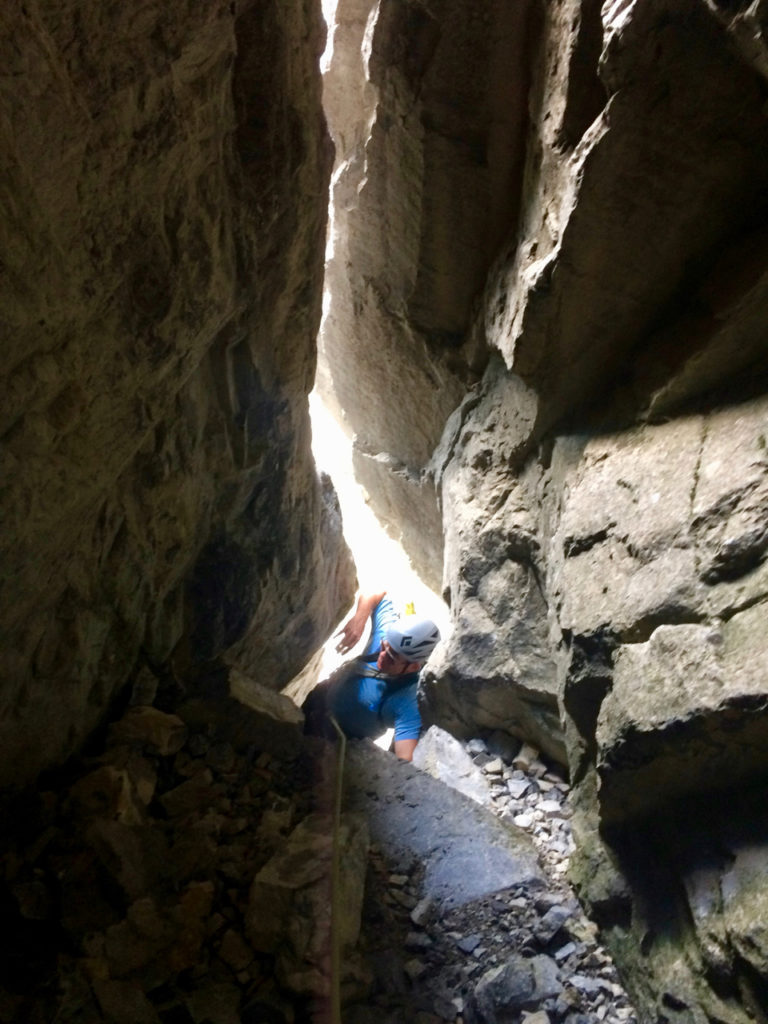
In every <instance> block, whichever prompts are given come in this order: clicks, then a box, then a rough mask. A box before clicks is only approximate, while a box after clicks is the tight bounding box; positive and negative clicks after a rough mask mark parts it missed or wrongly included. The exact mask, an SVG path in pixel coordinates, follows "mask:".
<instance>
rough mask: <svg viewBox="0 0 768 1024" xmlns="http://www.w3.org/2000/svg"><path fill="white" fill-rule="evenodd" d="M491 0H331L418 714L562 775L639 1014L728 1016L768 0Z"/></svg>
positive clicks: (760, 863) (584, 863)
mask: <svg viewBox="0 0 768 1024" xmlns="http://www.w3.org/2000/svg"><path fill="white" fill-rule="evenodd" d="M506 7H508V8H511V7H514V13H512V12H511V11H509V10H508V11H507V14H506V15H503V14H502V13H501V12H500V7H497V5H495V4H494V3H492V2H489V3H486V4H483V5H480V6H478V5H477V4H473V5H469V4H459V3H451V2H450V0H449V2H446V3H444V4H440V5H429V7H427V5H422V4H421V3H418V2H416V0H414V2H412V3H407V4H392V3H387V2H386V0H382V2H381V3H379V4H377V5H375V7H374V6H373V5H365V4H358V5H354V6H353V5H352V4H349V5H347V6H346V7H345V5H344V4H343V3H342V4H341V5H340V14H339V24H338V25H337V27H336V29H335V35H334V39H335V41H336V43H337V48H336V50H335V51H334V58H333V63H332V64H331V70H330V73H329V76H328V78H327V80H326V81H327V95H328V96H329V104H330V108H329V109H330V122H331V128H332V132H333V135H334V139H335V140H336V142H337V161H338V162H337V170H336V177H335V189H334V200H335V203H336V206H335V210H334V230H333V231H332V245H333V261H332V264H331V274H332V275H334V276H332V278H331V280H332V282H333V288H334V294H333V296H332V298H331V300H330V304H329V307H328V311H327V315H326V318H325V320H324V327H323V342H324V346H325V352H326V355H327V357H328V360H329V363H330V370H329V373H330V374H331V375H332V376H333V377H334V379H335V380H336V382H337V385H338V388H339V393H340V397H339V402H340V406H341V409H342V411H343V414H344V416H345V417H346V422H347V423H348V425H349V428H350V430H351V431H352V432H354V433H355V435H356V439H357V446H358V450H359V453H360V454H359V457H358V470H359V475H360V477H361V479H363V480H364V482H365V486H366V488H367V489H368V490H369V492H370V493H371V500H372V503H373V504H374V506H375V507H376V508H377V509H379V510H380V511H381V512H382V514H383V515H384V517H385V518H387V519H388V520H392V519H394V520H396V522H395V529H396V530H397V531H399V533H400V534H401V535H402V537H403V540H404V542H405V543H406V546H407V547H408V548H409V550H410V551H411V553H412V555H413V557H414V559H415V560H418V559H422V561H423V560H424V553H425V552H428V553H429V554H428V559H427V560H428V562H429V565H428V566H427V568H426V570H425V571H427V572H428V574H429V575H430V577H431V578H432V579H434V578H436V577H437V575H438V571H437V567H436V566H435V565H434V557H435V556H436V555H439V553H440V543H441V541H442V555H443V562H442V588H443V592H444V594H445V595H446V597H447V599H448V600H449V602H450V605H451V611H452V618H453V626H454V629H453V632H452V634H451V636H450V638H449V639H448V640H447V642H445V643H444V644H443V645H441V648H440V649H439V650H438V652H437V653H436V655H435V657H434V658H433V659H432V661H431V663H430V665H429V667H428V670H427V673H426V679H425V684H424V687H423V689H424V694H423V697H424V704H425V708H424V710H425V712H426V715H427V717H428V718H429V719H430V720H431V721H433V722H435V723H436V724H438V725H441V726H443V727H445V728H447V729H449V730H450V731H451V732H453V733H455V734H458V735H463V736H469V735H473V734H475V733H476V732H477V731H478V730H480V731H487V732H491V731H493V730H498V729H501V730H504V731H506V732H509V733H512V734H514V735H517V736H521V737H523V738H529V739H531V740H532V741H535V743H536V745H537V746H538V747H540V748H541V749H543V750H545V751H547V752H548V753H549V754H550V755H551V756H554V757H556V758H558V759H560V760H562V761H564V762H567V764H568V766H569V768H570V772H571V778H572V781H573V782H574V784H575V789H574V793H575V798H574V799H575V818H574V832H575V835H576V837H577V840H578V850H577V854H576V856H575V857H574V861H573V873H574V877H575V879H576V881H577V882H578V883H579V885H580V888H581V893H582V896H583V898H584V900H585V901H586V903H587V904H588V905H589V907H590V908H591V910H592V912H593V914H594V915H595V916H596V918H597V919H598V921H599V922H600V924H601V925H602V927H603V928H604V931H605V934H606V938H607V939H608V941H609V943H611V945H612V949H613V952H614V954H615V955H616V957H617V958H618V960H619V961H620V963H621V964H623V971H624V974H625V980H626V981H627V983H628V985H629V986H630V988H631V990H632V993H633V997H634V998H635V1001H636V1003H637V1005H638V1007H639V1008H640V1009H641V1011H642V1013H643V1014H645V1019H647V1020H649V1021H650V1020H666V1021H670V1022H672V1021H674V1022H680V1024H682V1022H686V1024H688V1022H696V1024H699V1022H702V1024H703V1022H706V1021H716V1020H717V1021H722V1020H727V1021H729V1022H730V1024H746V1022H747V1021H748V1020H750V1019H761V1017H763V1016H765V1014H766V1012H767V1010H768V1006H767V1005H766V996H765V988H764V984H763V982H762V981H761V980H759V979H760V978H762V977H764V952H765V936H764V929H763V925H762V924H761V923H760V922H759V921H758V920H757V917H755V916H753V917H751V918H750V915H749V914H748V912H747V911H746V910H745V908H746V907H747V906H748V905H750V903H751V905H753V906H754V907H755V908H759V907H760V906H762V904H763V902H764V899H765V883H764V882H763V881H757V879H758V878H759V877H760V876H761V873H762V876H763V878H764V877H765V872H766V868H768V844H767V843H766V839H765V837H766V830H765V812H764V810H763V809H762V807H761V805H760V800H759V795H758V794H759V792H760V791H761V789H760V782H761V780H762V781H764V778H765V775H766V772H768V745H767V744H766V738H767V737H766V728H767V726H766V722H768V717H767V715H766V708H767V707H768V628H767V627H768V568H767V566H768V561H767V560H766V552H768V526H767V525H766V524H767V523H768V518H767V512H766V510H767V509H768V399H767V398H766V395H768V346H767V345H766V340H765V330H764V324H765V317H766V310H767V308H768V307H767V303H768V293H767V292H766V282H767V281H768V277H766V274H767V273H768V270H767V268H768V260H767V259H766V257H767V256H768V248H767V246H766V240H767V239H768V235H767V234H766V230H765V218H766V213H767V212H768V210H767V209H766V202H765V196H766V194H768V193H767V192H766V186H768V159H767V157H768V122H767V119H766V104H765V97H766V86H767V82H766V79H768V49H767V48H766V42H765V40H766V38H768V36H766V32H767V31H768V5H766V4H765V3H764V2H762V0H757V2H755V3H752V4H747V3H744V4H734V3H725V2H719V0H682V2H680V0H609V2H607V3H601V2H599V0H594V2H593V0H558V2H555V3H551V4H545V5H531V6H528V5H526V4H516V5H506ZM505 17H506V18H507V19H508V20H507V21H504V18H505ZM397 18H400V19H403V21H404V23H407V30H405V29H402V30H400V31H398V32H395V31H394V30H393V25H394V24H395V20H396V19H397ZM480 22H484V24H485V26H486V27H489V26H494V28H495V31H490V30H489V31H488V32H487V33H486V34H482V39H483V40H484V42H481V41H480V36H479V35H478V34H475V32H476V29H477V26H478V24H479V23H480ZM502 22H503V24H504V25H505V26H506V31H502V30H501V29H500V26H501V24H502ZM404 38H408V39H409V46H408V47H404V48H402V49H400V50H398V48H397V45H396V43H397V40H401V41H402V40H403V39H404ZM345 39H346V41H347V45H348V46H349V45H353V46H354V47H356V49H355V50H354V52H353V54H350V51H349V50H343V42H344V40H345ZM491 39H492V40H494V42H493V43H491V42H490V40H491ZM459 54H461V58H462V59H460V60H458V59H456V57H457V55H459ZM448 55H450V56H451V59H450V60H449V59H448ZM474 61H477V63H476V64H475V63H473V62H474ZM449 68H451V69H452V70H453V72H454V74H451V73H450V72H449ZM468 68H471V69H472V87H471V90H470V89H469V87H468V85H467V81H468V79H469V75H467V76H466V78H465V72H466V71H467V69H468ZM344 69H346V71H347V72H349V71H350V69H352V71H353V74H352V77H350V78H348V79H347V80H346V81H347V82H348V83H349V88H348V90H347V93H346V94H342V92H341V90H340V88H339V85H338V79H337V78H336V77H335V74H336V73H337V72H338V74H341V72H342V70H344ZM468 90H469V91H468ZM472 90H474V91H472ZM470 92H472V98H471V101H470V100H469V93H470ZM490 97H492V98H490ZM502 97H504V102H503V103H501V98H502ZM502 107H503V109H504V117H503V118H501V119H500V118H499V110H500V109H501V108H502ZM502 138H503V143H502V142H501V141H500V140H501V139H502ZM470 154H471V155H470ZM463 157H464V158H466V159H463ZM492 183H493V184H492ZM502 183H503V187H502V188H501V191H496V190H495V186H501V184H502ZM502 192H503V193H504V195H505V197H506V203H501V202H499V201H498V199H499V196H500V194H501V193H502ZM345 231H346V232H348V233H349V235H348V237H347V238H344V232H345ZM396 243H397V244H396ZM459 266H460V267H461V270H460V271H459V269H458V267H459ZM459 273H460V274H461V277H462V281H461V284H458V283H456V280H455V278H456V275H457V274H459ZM406 352H407V357H406V356H405V353H406ZM393 362H394V363H395V364H396V365H397V366H398V367H399V368H400V369H401V373H400V378H399V379H398V381H397V385H398V387H397V394H396V396H395V397H393V394H392V388H391V387H390V386H388V387H387V388H386V389H384V388H382V386H381V381H382V379H383V377H384V372H385V368H386V366H387V365H391V364H392V363H393ZM403 364H405V369H404V370H403ZM350 367H352V368H354V372H352V373H350V372H349V368H350ZM427 369H428V372H429V374H430V375H431V379H432V380H433V381H434V385H433V386H429V385H428V383H427V382H426V381H425V379H424V378H423V376H422V374H423V372H425V370H427ZM369 370H371V373H370V376H369ZM403 376H405V378H406V379H405V380H402V377H403ZM388 379H391V378H388ZM409 396H413V397H412V398H409ZM393 405H394V408H393ZM431 493H434V496H435V501H434V503H433V504H432V503H431V498H430V494H431ZM435 510H439V514H440V515H441V516H442V537H434V536H432V535H430V534H428V533H427V531H428V530H429V523H430V521H431V519H432V517H434V515H435ZM417 564H421V563H418V562H417Z"/></svg>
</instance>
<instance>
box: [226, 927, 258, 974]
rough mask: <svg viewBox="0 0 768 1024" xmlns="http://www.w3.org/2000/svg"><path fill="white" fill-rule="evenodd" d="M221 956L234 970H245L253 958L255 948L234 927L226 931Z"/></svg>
mask: <svg viewBox="0 0 768 1024" xmlns="http://www.w3.org/2000/svg"><path fill="white" fill-rule="evenodd" d="M219 957H220V958H221V959H222V960H223V961H224V963H225V964H227V966H229V967H231V968H232V970H233V971H235V972H238V971H244V970H245V969H246V968H247V967H248V965H249V964H250V963H251V961H252V960H253V950H252V949H251V948H250V946H249V945H248V944H247V943H246V942H245V941H244V939H243V938H242V936H240V935H238V933H237V932H236V931H234V930H233V929H232V928H230V929H228V931H226V932H225V933H224V937H223V939H222V940H221V946H220V948H219Z"/></svg>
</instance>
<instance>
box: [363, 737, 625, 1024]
mask: <svg viewBox="0 0 768 1024" xmlns="http://www.w3.org/2000/svg"><path fill="white" fill-rule="evenodd" d="M448 739H449V742H450V743H451V744H452V745H453V744H455V745H456V746H458V743H457V741H452V740H450V738H448ZM422 742H424V741H422ZM427 742H428V740H427ZM489 748H490V749H489ZM518 748H519V749H518ZM466 754H467V755H469V756H468V757H467V758H466V760H467V761H469V758H471V759H472V762H473V764H474V766H475V773H474V777H473V773H472V772H471V771H467V766H466V764H462V763H461V760H459V761H458V762H457V764H454V765H453V766H452V771H455V772H456V773H457V774H458V775H460V779H461V782H462V783H463V785H464V786H465V787H466V788H471V789H472V791H473V792H474V794H475V798H476V799H478V798H482V799H483V802H484V804H485V805H486V806H488V807H489V808H490V809H491V810H492V811H493V812H494V813H495V814H497V815H499V816H500V817H501V818H502V819H503V820H508V821H511V822H512V823H513V824H514V825H515V826H517V827H518V828H521V829H524V830H525V831H526V832H527V833H528V834H529V835H530V836H531V838H532V839H533V842H534V844H535V845H536V848H537V850H538V852H539V857H540V860H541V863H542V865H543V868H544V879H543V880H542V879H536V880H532V881H527V882H525V883H523V884H521V885H519V886H516V887H513V888H510V889H507V890H504V891H500V892H497V893H494V894H492V895H491V896H488V897H485V898H483V899H479V900H475V901H471V902H468V903H465V904H463V905H461V906H459V907H457V908H455V909H452V910H448V911H447V912H442V913H440V912H438V911H437V908H436V907H435V906H434V904H432V902H431V901H430V900H429V899H423V898H422V897H421V893H422V874H423V872H422V868H421V865H419V864H418V863H414V864H413V865H411V869H410V870H405V871H404V865H403V862H402V860H400V861H399V862H398V863H397V864H396V865H395V867H396V870H395V871H394V872H393V871H392V870H391V865H388V864H387V862H386V859H385V858H384V857H382V854H381V851H377V850H376V849H375V848H374V850H373V851H372V856H371V869H370V873H369V883H368V887H367V892H366V904H365V914H364V935H363V943H364V947H365V949H366V953H367V957H368V959H369V962H370V963H371V965H372V967H373V969H374V977H375V982H374V986H373V993H372V994H371V995H370V996H369V997H368V998H367V1000H366V1002H365V1004H364V1005H361V1006H359V1007H357V1008H353V1009H352V1010H350V1012H349V1013H348V1015H347V1016H346V1017H345V1024H399V1022H403V1021H413V1022H414V1024H439V1022H442V1021H454V1022H456V1024H462V1022H464V1024H479V1022H484V1024H591V1022H594V1021H604V1022H606V1024H636V1017H635V1014H634V1011H633V1009H632V1006H631V1005H630V1003H629V1000H628V997H627V994H626V993H625V991H624V989H623V988H622V986H621V984H620V982H619V979H618V977H617V974H616V970H615V968H614V966H613V963H612V961H611V958H610V956H609V955H608V954H607V953H606V952H605V950H604V949H602V948H601V946H600V944H599V942H598V941H597V937H596V928H595V926H594V924H593V923H592V922H591V921H589V920H588V919H587V918H586V917H585V916H584V914H583V913H582V912H581V909H580V906H579V904H578V901H577V900H576V898H575V896H574V894H573V892H572V890H571V889H570V887H569V886H568V884H567V882H566V881H565V874H566V871H567V868H568V855H569V852H570V851H571V848H572V841H571V836H570V827H569V810H568V789H569V787H568V784H567V782H566V781H565V779H564V778H563V777H562V775H561V774H559V772H558V770H557V769H556V767H555V766H552V765H547V764H545V763H544V761H543V760H542V759H541V758H540V756H539V754H538V752H537V751H535V750H534V749H532V748H531V747H529V746H527V745H522V746H520V744H516V743H514V741H510V739H509V737H506V736H503V735H501V734H497V735H495V736H492V737H490V739H489V741H488V742H486V741H484V740H481V739H475V740H471V741H470V742H469V743H468V744H466ZM500 755H505V756H500ZM451 756H452V757H453V758H454V759H455V758H456V751H455V750H454V751H453V752H452V754H451V755H446V748H445V737H444V736H443V737H442V739H441V741H440V758H441V764H440V767H441V768H442V769H443V770H445V768H446V760H447V759H448V758H449V757H451ZM427 759H429V758H427ZM405 867H406V869H407V865H406V866H405Z"/></svg>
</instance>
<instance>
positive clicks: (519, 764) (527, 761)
mask: <svg viewBox="0 0 768 1024" xmlns="http://www.w3.org/2000/svg"><path fill="white" fill-rule="evenodd" d="M538 757H539V752H538V750H536V748H535V747H532V746H531V745H530V744H529V743H524V744H523V745H522V747H521V748H520V750H518V752H517V753H516V754H515V756H514V758H513V759H512V764H513V765H514V767H515V768H519V769H521V770H522V771H530V770H531V766H532V765H533V764H534V763H535V762H537V761H538ZM542 767H543V766H542ZM544 771H546V768H545V769H544ZM542 774H543V773H542Z"/></svg>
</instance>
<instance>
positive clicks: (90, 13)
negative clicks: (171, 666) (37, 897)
mask: <svg viewBox="0 0 768 1024" xmlns="http://www.w3.org/2000/svg"><path fill="white" fill-rule="evenodd" d="M323 36H324V33H323V27H322V21H321V20H320V17H319V12H318V11H316V9H315V5H314V4H313V3H311V2H309V0H307V2H302V3H299V4H294V5H277V6H275V5H271V6H270V7H269V9H266V8H263V5H258V4H255V3H251V2H245V3H240V4H238V5H237V6H236V7H235V6H233V5H231V4H229V3H224V2H218V0H214V2H213V3H207V4H204V5H200V4H194V3H189V2H186V0H179V2H174V3H172V4H170V5H169V4H167V3H159V2H152V0H150V2H149V3H146V4H143V5H142V6H141V9H140V10H139V9H137V8H136V7H135V6H134V5H127V6H126V5H106V6H105V5H99V4H97V5H85V6H84V5H82V4H79V3H75V2H68V0H65V2H64V3H59V2H56V3H50V2H47V0H44V2H42V3H40V4H36V5H34V7H27V6H25V5H23V4H21V3H16V2H15V0H14V2H11V3H8V4H5V5H4V7H3V11H2V14H0V55H1V56H2V63H3V66H4V68H5V69H6V74H5V75H4V77H3V81H2V83H1V84H0V109H1V110H2V124H3V131H2V147H3V154H4V159H3V161H2V171H1V172H0V203H2V210H3V216H2V218H0V222H1V224H0V249H2V274H1V275H0V307H1V308H2V314H1V315H2V321H3V336H4V339H5V341H4V345H3V354H2V371H1V372H2V377H3V385H2V387H3V391H2V394H3V400H2V431H1V432H2V452H1V453H0V459H1V460H2V463H1V468H0V473H1V474H2V479H3V488H2V496H0V503H1V509H0V516H1V517H2V523H3V529H2V539H1V540H0V545H2V554H1V556H0V557H1V559H2V599H1V604H0V631H1V632H2V637H3V643H2V666H3V667H2V677H3V690H2V695H1V696H0V707H1V709H2V710H1V712H0V722H1V723H2V724H0V749H2V755H0V782H2V783H3V784H6V783H9V782H24V781H25V780H27V779H29V778H31V777H33V776H34V774H35V773H36V772H37V771H38V770H39V769H40V768H41V767H42V766H44V765H45V764H49V763H51V762H54V761H56V760H58V759H60V758H62V757H64V756H65V755H66V754H68V753H69V752H70V751H71V750H72V749H74V748H75V747H76V746H77V745H78V744H79V743H80V742H81V741H82V738H83V737H84V736H85V735H86V734H87V733H88V731H89V730H90V729H91V728H93V726H94V725H95V724H96V722H98V721H99V720H100V718H101V717H102V716H103V713H104V708H105V706H106V704H107V703H108V701H109V700H110V698H111V697H112V696H113V695H114V694H115V693H116V692H117V690H118V689H119V688H120V687H121V686H122V685H123V684H124V683H125V682H126V681H127V680H129V679H130V678H131V677H132V675H133V674H134V673H135V671H136V669H137V666H138V665H140V664H141V663H142V662H143V661H146V662H148V663H149V664H150V665H151V666H153V667H154V668H155V669H156V670H159V669H160V667H161V666H163V665H164V664H166V663H167V662H168V661H169V658H170V657H171V655H174V659H175V663H176V665H177V667H178V671H180V672H182V673H184V672H186V671H187V670H188V669H189V668H190V667H192V666H194V665H195V664H197V663H200V662H209V661H212V660H214V659H218V658H222V657H226V658H229V659H230V660H235V661H238V662H240V663H242V664H243V665H244V666H245V667H255V669H256V671H257V672H258V678H259V679H260V680H261V681H262V682H263V683H265V684H266V685H268V686H270V687H273V688H279V687H280V686H281V685H283V684H284V683H285V682H287V681H288V680H289V679H290V678H291V676H292V675H293V674H295V672H297V671H298V670H299V669H300V668H301V666H302V665H303V663H304V662H305V661H306V660H307V658H308V657H309V656H310V655H311V654H312V652H313V651H314V650H315V649H316V647H317V646H318V643H319V642H320V641H321V640H322V639H323V638H324V636H325V635H327V632H328V631H329V628H330V627H331V625H332V623H333V622H334V621H335V620H336V619H337V618H338V616H339V615H340V614H341V612H342V611H343V608H344V606H345V605H346V604H347V603H348V602H349V601H350V600H351V591H352V587H353V579H352V577H353V570H352V568H351V565H350V561H349V557H348V555H347V554H346V552H345V549H344V548H343V544H342V541H341V536H340V520H339V513H338V509H337V506H336V504H335V498H334V496H333V494H332V492H331V491H330V489H329V487H328V485H327V484H321V483H320V482H319V481H318V480H317V479H316V476H315V471H314V468H313V465H312V463H311V458H310V455H309V425H308V414H307V403H306V393H307V391H308V390H309V388H310V387H311V386H312V380H313V373H314V334H315V331H316V328H317V324H318V321H319V315H320V301H321V294H320V290H321V279H322V239H323V233H324V230H325V220H326V211H325V196H324V191H325V186H326V183H327V180H328V174H329V171H330V152H329V150H330V143H329V141H328V139H327V135H326V133H325V129H324V122H323V117H322V113H321V108H320V79H319V71H318V67H317V60H318V54H319V53H320V51H321V49H322V44H323Z"/></svg>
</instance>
